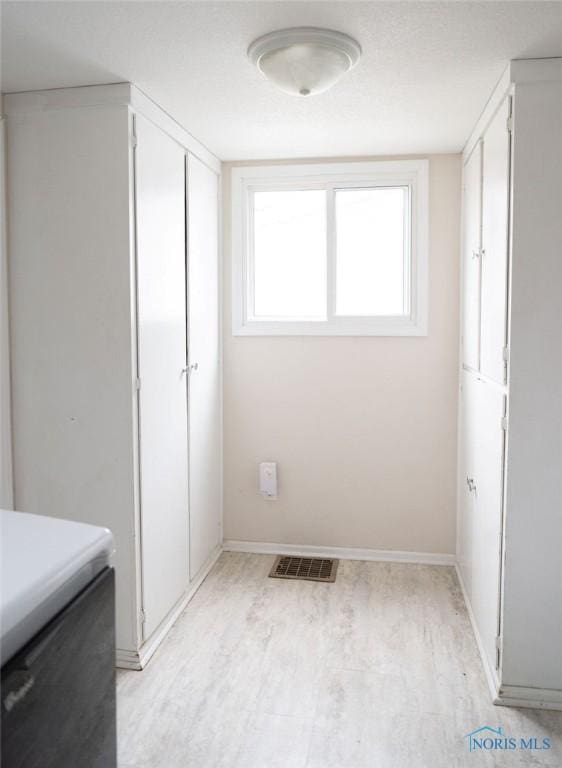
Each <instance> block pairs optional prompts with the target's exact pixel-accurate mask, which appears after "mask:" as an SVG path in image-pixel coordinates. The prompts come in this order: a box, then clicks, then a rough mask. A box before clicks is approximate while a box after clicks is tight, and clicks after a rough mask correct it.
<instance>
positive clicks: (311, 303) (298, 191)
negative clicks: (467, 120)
mask: <svg viewBox="0 0 562 768" xmlns="http://www.w3.org/2000/svg"><path fill="white" fill-rule="evenodd" d="M427 166H428V163H427V161H425V160H415V161H413V160H404V161H391V162H370V163H345V164H339V163H327V164H324V165H316V164H314V165H312V164H302V165H294V166H282V165H279V166H270V167H264V166H257V167H249V168H234V169H233V170H232V234H233V333H234V334H235V335H250V336H252V335H349V336H400V335H403V336H422V335H425V334H426V325H427V317H426V316H427V218H428V213H427V187H428V174H427Z"/></svg>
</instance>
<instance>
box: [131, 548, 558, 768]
mask: <svg viewBox="0 0 562 768" xmlns="http://www.w3.org/2000/svg"><path fill="white" fill-rule="evenodd" d="M272 563H273V557H272V556H269V555H245V554H239V553H224V554H223V555H221V557H220V559H219V561H218V562H217V564H216V566H215V567H214V569H213V570H212V572H211V573H210V574H209V576H208V577H207V579H206V580H205V582H204V583H203V585H202V586H201V588H200V589H199V591H198V592H197V594H196V595H195V596H194V598H193V600H192V601H191V603H190V604H189V605H188V607H187V608H186V610H185V612H184V613H183V614H182V616H181V618H180V619H179V621H178V622H177V623H176V625H175V626H174V628H173V629H172V631H171V633H170V635H169V636H168V637H167V639H166V640H165V641H164V643H163V645H162V646H161V648H160V649H159V650H158V652H157V653H156V655H155V656H154V657H153V659H152V660H151V662H150V663H149V665H148V666H147V668H146V669H145V670H144V671H143V672H132V671H131V672H129V671H120V672H119V674H118V734H119V755H120V762H119V768H472V767H474V766H477V767H478V768H488V767H489V768H511V767H513V768H522V766H558V767H560V766H562V712H547V711H537V710H531V709H508V708H505V707H494V706H493V705H492V704H491V700H490V695H489V692H488V689H487V687H486V683H485V680H484V674H483V671H482V668H481V664H480V659H479V657H478V652H477V649H476V644H475V641H474V637H473V634H472V630H471V627H470V623H469V619H468V616H467V613H466V608H465V606H464V603H463V600H462V596H461V592H460V588H459V585H458V583H457V579H456V575H455V573H454V570H453V569H452V568H449V567H443V566H426V565H409V564H396V563H366V562H359V561H341V562H340V566H339V569H338V575H337V580H336V582H335V583H334V584H321V583H314V582H310V581H288V580H283V579H268V578H267V574H268V572H269V569H270V568H271V566H272ZM482 725H490V726H492V727H494V728H495V727H498V726H503V727H504V733H505V734H506V735H509V736H514V737H516V738H519V737H525V738H527V737H531V736H534V737H537V738H538V739H539V741H540V739H542V738H543V737H549V738H550V739H551V741H552V744H553V747H552V749H550V750H544V751H542V752H541V751H532V752H531V751H521V750H517V751H516V752H497V751H495V752H478V753H474V752H473V753H469V750H468V745H467V740H466V739H465V738H464V737H465V734H467V733H469V732H470V731H472V730H474V729H475V728H478V727H480V726H482Z"/></svg>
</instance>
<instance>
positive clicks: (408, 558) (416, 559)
mask: <svg viewBox="0 0 562 768" xmlns="http://www.w3.org/2000/svg"><path fill="white" fill-rule="evenodd" d="M222 546H223V550H224V551H225V552H247V553H249V554H254V555H295V556H297V557H299V556H300V557H335V558H338V559H340V560H368V561H372V562H386V563H417V564H422V565H451V566H454V565H455V562H456V558H455V555H445V554H434V553H433V552H401V551H399V550H393V549H359V548H358V547H316V546H311V545H308V544H273V543H271V542H265V541H238V540H236V539H225V541H223V545H222Z"/></svg>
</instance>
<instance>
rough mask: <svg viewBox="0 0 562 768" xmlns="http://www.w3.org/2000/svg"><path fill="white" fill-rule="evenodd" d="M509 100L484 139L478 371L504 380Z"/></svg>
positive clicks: (495, 378)
mask: <svg viewBox="0 0 562 768" xmlns="http://www.w3.org/2000/svg"><path fill="white" fill-rule="evenodd" d="M509 108H510V105H509V99H506V100H505V101H504V102H503V104H502V106H501V107H500V109H499V110H498V112H497V113H496V116H495V117H494V119H493V121H492V122H491V124H490V126H489V128H488V130H487V131H486V134H485V136H484V154H483V160H482V168H483V171H482V174H483V175H482V248H483V256H482V299H481V301H482V310H481V342H480V344H481V346H480V370H481V372H482V373H483V374H484V375H486V376H488V377H489V378H491V379H493V380H494V381H497V382H499V383H501V384H503V383H504V381H505V365H504V359H503V349H504V346H505V344H506V339H507V328H506V324H507V264H508V215H509V145H510V142H509V131H508V129H507V120H508V117H509Z"/></svg>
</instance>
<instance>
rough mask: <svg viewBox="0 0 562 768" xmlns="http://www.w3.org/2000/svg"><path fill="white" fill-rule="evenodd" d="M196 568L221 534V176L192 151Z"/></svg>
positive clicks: (190, 211)
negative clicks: (219, 177)
mask: <svg viewBox="0 0 562 768" xmlns="http://www.w3.org/2000/svg"><path fill="white" fill-rule="evenodd" d="M187 169H188V173H187V190H188V221H189V226H188V243H189V247H188V269H189V272H188V297H189V298H188V304H189V343H188V350H189V363H190V377H189V399H188V402H189V519H190V553H191V556H190V571H191V577H192V578H193V577H194V576H196V575H197V573H198V572H199V570H200V569H201V567H202V566H203V565H204V564H205V562H206V560H207V559H208V558H209V556H210V555H211V553H212V552H213V550H214V549H215V548H216V546H217V544H218V543H219V541H220V538H221V529H220V523H221V476H222V472H221V443H220V434H221V430H220V419H221V416H220V368H219V271H218V178H217V176H216V174H215V173H214V172H213V171H211V170H210V169H209V168H207V166H206V165H204V164H203V163H202V162H201V161H200V160H198V159H197V158H196V157H193V156H192V155H191V154H190V155H189V156H188V161H187Z"/></svg>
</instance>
